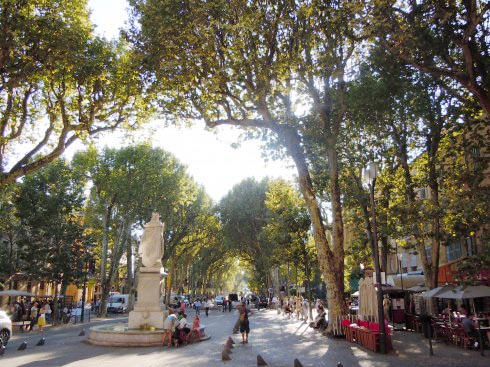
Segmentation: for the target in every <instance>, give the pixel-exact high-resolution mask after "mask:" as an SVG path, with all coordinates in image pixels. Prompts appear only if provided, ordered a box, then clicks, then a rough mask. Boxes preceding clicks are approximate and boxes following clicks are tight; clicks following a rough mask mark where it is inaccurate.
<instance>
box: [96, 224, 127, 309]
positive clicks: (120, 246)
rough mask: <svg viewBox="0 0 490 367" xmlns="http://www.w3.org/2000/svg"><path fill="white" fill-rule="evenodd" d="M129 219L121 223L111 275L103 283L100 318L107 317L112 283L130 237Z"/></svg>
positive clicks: (114, 248)
mask: <svg viewBox="0 0 490 367" xmlns="http://www.w3.org/2000/svg"><path fill="white" fill-rule="evenodd" d="M129 229H130V226H129V219H127V218H126V219H123V220H122V221H121V227H120V229H119V234H118V236H117V238H116V239H115V241H114V242H115V243H114V246H113V248H112V254H111V265H110V267H109V273H108V274H107V276H106V278H105V281H104V283H101V288H102V299H101V300H100V310H99V314H100V316H107V302H108V301H109V294H110V292H111V289H112V282H113V279H114V276H115V275H116V273H117V270H118V267H119V262H120V260H121V256H122V254H123V250H124V248H125V244H126V241H127V239H128V236H129V231H128V230H129Z"/></svg>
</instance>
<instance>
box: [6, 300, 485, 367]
mask: <svg viewBox="0 0 490 367" xmlns="http://www.w3.org/2000/svg"><path fill="white" fill-rule="evenodd" d="M187 312H188V314H189V320H192V318H193V316H192V315H193V311H192V310H189V309H188V311H187ZM236 319H237V314H236V311H233V312H231V313H229V312H224V313H223V312H221V311H216V310H213V311H211V312H210V315H209V317H208V318H206V316H204V313H203V312H201V323H202V324H203V325H206V334H208V335H211V339H210V340H207V341H204V342H201V343H196V344H192V345H187V346H182V347H179V348H171V349H168V348H166V347H165V348H164V347H162V348H157V347H150V348H117V347H98V346H93V345H89V344H87V343H86V342H84V341H85V339H86V336H79V333H80V331H81V330H82V329H85V330H88V326H89V325H88V324H84V325H80V324H77V325H65V326H62V327H58V328H52V329H46V330H45V331H43V332H33V333H16V334H15V335H14V337H13V338H12V339H11V340H10V342H9V344H8V346H7V349H6V351H5V354H4V355H3V356H2V357H0V366H1V367H21V366H22V367H51V366H72V367H74V366H80V367H81V366H84V367H103V366H110V367H114V366H117V367H126V366H127V367H130V366H131V367H134V366H138V367H153V366H155V367H156V366H179V367H187V366H206V367H207V366H223V362H222V361H221V351H222V349H223V344H224V343H225V341H226V340H227V338H228V337H229V336H232V337H233V339H234V340H235V342H236V344H235V348H234V349H233V353H232V354H231V355H230V357H231V361H228V362H226V366H229V367H232V366H237V367H238V366H256V365H257V362H256V358H257V354H260V355H261V356H262V357H263V358H264V359H265V361H266V362H267V363H268V365H269V366H277V367H280V366H281V367H286V366H293V361H294V359H295V358H298V359H299V360H300V361H301V363H302V364H303V365H304V366H305V367H306V366H311V367H314V366H320V367H323V366H324V367H331V366H336V365H337V362H341V363H342V364H343V366H344V367H352V366H356V367H357V366H359V367H374V366H376V367H388V366H396V367H405V366H406V367H409V366H419V365H420V366H422V365H431V367H437V366H441V367H442V366H444V367H448V366H472V367H479V366H481V367H483V366H485V367H487V366H489V365H490V357H489V355H490V351H487V353H486V356H484V357H481V356H480V353H478V352H476V351H469V350H464V349H461V348H457V347H454V346H446V345H444V344H435V345H434V356H432V357H430V356H429V355H428V345H427V342H426V340H425V339H423V337H422V336H421V335H420V334H415V333H409V332H397V333H395V335H394V336H393V346H394V348H395V352H392V353H390V354H388V355H380V354H376V353H372V352H370V351H367V350H364V349H362V348H361V347H359V346H358V345H356V344H352V343H349V342H346V341H345V340H342V339H328V338H326V337H324V336H322V335H321V334H320V333H318V332H317V331H315V330H313V329H311V328H309V327H308V326H307V324H306V323H303V322H302V321H299V320H296V319H291V320H288V319H286V318H284V317H283V316H282V315H277V313H276V312H275V311H272V310H261V311H259V312H257V311H255V313H254V315H253V316H251V318H250V326H251V333H250V343H249V344H248V345H242V344H240V343H239V341H240V335H238V334H237V335H233V334H232V328H233V325H234V323H235V321H236ZM126 321H127V317H121V316H118V317H115V318H112V319H110V320H103V321H100V320H96V321H94V319H93V320H92V322H91V325H100V324H104V323H114V322H126ZM41 337H44V338H46V343H45V345H44V346H36V345H35V344H36V343H37V341H38V340H39V339H40V338H41ZM23 341H26V342H27V344H28V346H27V349H26V350H24V351H18V350H17V348H18V346H19V345H20V344H21V343H22V342H23Z"/></svg>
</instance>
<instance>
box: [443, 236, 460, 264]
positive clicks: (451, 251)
mask: <svg viewBox="0 0 490 367" xmlns="http://www.w3.org/2000/svg"><path fill="white" fill-rule="evenodd" d="M446 255H447V261H453V260H457V259H459V258H460V257H461V256H462V251H461V242H460V241H459V238H451V239H449V240H448V241H447V245H446Z"/></svg>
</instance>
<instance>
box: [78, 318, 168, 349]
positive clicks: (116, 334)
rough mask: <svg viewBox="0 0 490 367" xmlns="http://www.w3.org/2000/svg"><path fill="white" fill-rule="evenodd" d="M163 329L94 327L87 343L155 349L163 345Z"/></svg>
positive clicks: (90, 331) (112, 325) (90, 330)
mask: <svg viewBox="0 0 490 367" xmlns="http://www.w3.org/2000/svg"><path fill="white" fill-rule="evenodd" d="M162 337H163V329H156V330H154V331H151V330H139V329H128V324H109V325H98V326H93V327H91V328H90V329H89V333H88V338H87V342H89V343H90V344H93V345H103V346H110V347H155V346H161V345H162Z"/></svg>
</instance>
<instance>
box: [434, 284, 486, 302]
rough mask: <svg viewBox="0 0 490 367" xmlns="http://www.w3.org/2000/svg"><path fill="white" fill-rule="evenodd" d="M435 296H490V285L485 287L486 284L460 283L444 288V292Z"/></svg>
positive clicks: (465, 297) (463, 297)
mask: <svg viewBox="0 0 490 367" xmlns="http://www.w3.org/2000/svg"><path fill="white" fill-rule="evenodd" d="M436 297H438V298H446V299H470V298H481V297H490V287H487V286H486V285H469V286H462V285H460V286H458V287H455V288H452V289H446V290H445V291H444V292H442V293H439V294H438V295H437V296H436Z"/></svg>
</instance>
